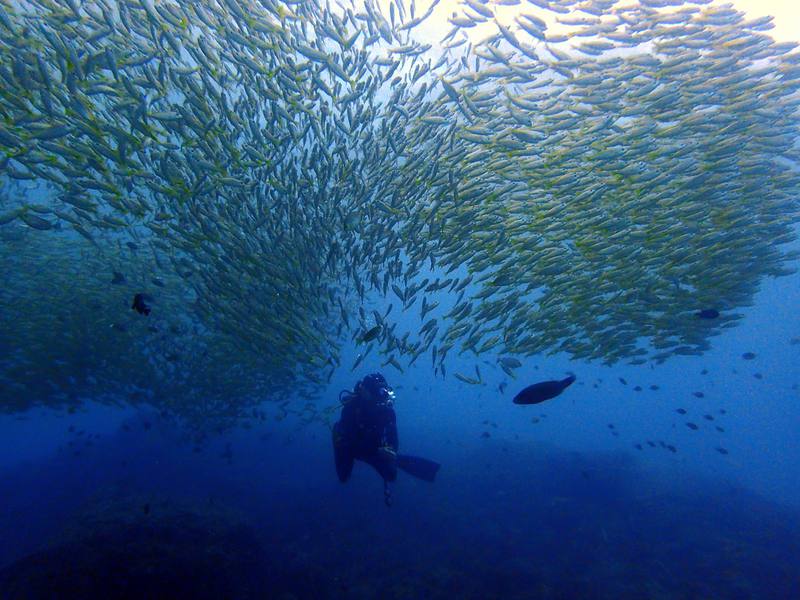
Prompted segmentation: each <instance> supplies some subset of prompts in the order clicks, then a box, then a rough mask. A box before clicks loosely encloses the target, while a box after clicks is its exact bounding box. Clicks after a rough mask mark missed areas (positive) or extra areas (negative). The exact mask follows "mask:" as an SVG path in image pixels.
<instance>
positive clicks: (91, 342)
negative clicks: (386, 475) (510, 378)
mask: <svg viewBox="0 0 800 600" xmlns="http://www.w3.org/2000/svg"><path fill="white" fill-rule="evenodd" d="M425 4H426V5H423V6H420V7H416V6H415V2H414V0H412V1H411V2H410V3H408V2H406V1H405V0H392V1H391V2H388V3H382V4H381V5H378V4H376V3H375V2H374V1H373V0H367V1H366V2H360V1H356V2H353V3H352V4H351V3H350V2H348V0H336V1H335V2H334V3H330V2H328V1H324V2H323V1H322V0H292V1H278V0H181V1H180V2H174V1H164V0H93V1H91V2H89V1H83V2H81V1H80V0H19V1H11V0H0V117H2V119H0V240H1V241H0V273H2V274H3V282H4V283H3V289H2V291H0V310H1V311H2V314H3V315H4V316H3V321H4V325H3V328H2V331H0V350H2V352H0V382H2V385H3V387H4V389H6V390H10V393H9V394H6V395H7V396H8V397H9V399H8V400H6V401H5V403H4V406H3V409H4V410H21V409H23V408H25V407H27V406H29V405H31V404H37V403H46V404H50V405H53V404H57V403H59V402H63V403H65V404H68V403H70V402H72V401H74V399H75V398H76V397H81V396H85V395H90V394H91V395H92V396H93V397H98V395H100V394H101V393H108V394H109V397H114V394H118V393H119V392H120V391H123V392H125V393H126V394H128V395H129V396H130V395H135V394H140V395H141V397H142V398H146V399H147V400H148V401H150V402H155V403H158V404H160V405H162V406H165V407H168V408H171V409H174V410H176V411H182V412H184V413H187V414H201V415H226V416H233V417H234V418H236V417H239V416H242V415H243V414H244V412H245V411H247V410H248V408H247V407H248V406H250V404H251V400H252V403H255V402H256V400H260V399H264V398H265V397H268V398H271V399H277V400H281V401H285V400H286V398H289V397H293V395H296V394H300V395H301V397H303V398H305V399H306V400H309V402H308V403H307V404H306V406H305V407H304V408H303V414H305V415H307V416H308V418H309V419H314V418H317V416H318V414H317V412H316V411H317V408H315V402H314V401H313V399H314V397H315V396H314V390H316V389H318V388H319V386H322V385H324V384H325V382H326V381H327V380H329V379H330V377H331V376H332V375H333V373H334V372H336V371H337V370H338V369H351V368H352V369H356V368H357V367H358V365H359V364H360V363H361V361H363V360H364V359H365V357H367V356H369V355H371V354H373V353H374V354H380V355H382V359H383V360H382V362H383V365H384V366H391V367H392V368H394V369H397V370H398V371H403V370H404V369H406V368H407V367H408V365H410V364H413V363H415V362H416V361H417V359H418V358H420V357H425V358H424V360H423V361H420V363H419V364H427V365H429V366H430V368H432V369H433V370H434V371H435V372H436V374H437V375H440V376H446V374H447V371H446V367H445V365H446V360H447V358H448V357H452V356H454V355H456V354H458V355H459V356H460V355H464V354H466V355H468V356H469V355H475V356H476V357H477V356H484V355H486V356H489V357H492V358H493V360H495V361H496V362H497V364H499V365H500V367H501V368H502V369H503V370H504V371H506V372H507V373H509V374H511V373H513V369H515V368H517V367H518V366H519V365H520V362H519V361H518V360H517V359H516V358H514V357H515V356H518V357H523V356H532V355H537V354H541V353H555V352H566V353H568V354H569V355H570V356H572V357H574V358H576V359H590V360H601V361H604V362H606V363H608V364H614V363H615V362H617V361H621V360H623V361H626V362H628V363H630V364H644V363H646V362H648V361H663V360H665V359H667V358H668V357H670V356H671V355H674V354H678V355H693V354H702V353H703V352H704V351H705V350H707V349H708V348H709V347H710V346H709V339H710V337H712V336H713V335H717V334H719V333H720V332H721V331H723V330H724V329H725V328H727V327H731V326H734V325H735V324H736V321H737V320H738V319H739V318H740V315H738V314H737V313H736V312H735V311H736V309H737V308H738V307H742V306H745V305H748V304H749V303H751V302H752V299H753V295H754V293H755V291H756V289H757V288H758V286H759V283H760V282H761V281H762V279H763V278H764V277H766V276H781V275H784V274H787V273H789V272H791V267H792V266H791V261H792V260H794V259H795V258H796V256H795V255H794V254H793V253H791V252H788V251H786V250H785V244H786V243H788V242H791V241H792V240H794V231H793V227H794V225H796V223H797V221H798V208H799V203H798V198H800V195H798V191H800V170H798V162H800V149H798V146H797V144H796V140H797V137H798V132H799V131H800V128H798V125H799V124H800V112H799V111H798V107H800V92H799V91H800V52H798V49H797V44H794V43H786V42H782V43H778V42H776V41H775V40H773V39H772V38H771V37H770V35H769V29H770V28H771V27H772V22H771V18H758V19H750V20H748V19H747V18H746V17H745V15H744V14H742V13H741V12H738V11H737V10H735V9H734V8H733V6H732V5H730V4H720V3H712V2H710V0H694V1H688V0H687V1H683V0H638V1H620V2H617V1H616V0H582V1H577V0H523V2H520V0H489V1H482V0H464V1H463V2H462V3H461V4H460V5H458V7H457V9H456V12H453V13H452V16H450V17H448V18H447V23H448V24H447V30H446V31H445V32H444V35H443V37H442V38H440V39H425V37H424V36H422V35H421V34H420V33H419V32H420V31H423V30H425V24H426V23H428V22H429V21H430V19H431V18H435V17H436V15H440V13H441V11H442V10H445V7H444V6H438V4H439V0H433V2H431V3H425ZM450 9H452V5H448V7H447V10H450ZM431 15H434V17H432V16H431ZM509 15H511V16H509ZM478 32H481V33H480V35H478ZM134 298H139V301H140V300H141V299H142V298H147V299H148V301H147V305H146V307H147V314H145V313H144V308H142V310H141V311H138V312H137V311H136V310H134V311H132V310H131V302H132V301H134ZM151 301H152V304H151ZM136 302H137V301H134V303H136ZM698 314H703V315H709V314H710V315H714V318H698V317H697V315H698ZM412 318H413V322H418V327H412V328H408V327H404V326H402V325H400V324H399V323H401V322H402V323H403V324H407V323H408V322H410V321H411V319H412ZM352 345H355V346H356V347H357V348H356V354H357V358H356V359H355V364H351V361H348V363H347V364H343V360H342V356H343V354H344V353H345V350H346V349H347V348H348V347H350V346H352ZM354 355H355V354H354ZM475 371H476V377H475V378H473V377H471V376H465V375H461V374H458V378H459V379H460V380H462V381H465V382H466V383H480V382H481V374H480V371H479V369H478V367H477V366H476V367H475Z"/></svg>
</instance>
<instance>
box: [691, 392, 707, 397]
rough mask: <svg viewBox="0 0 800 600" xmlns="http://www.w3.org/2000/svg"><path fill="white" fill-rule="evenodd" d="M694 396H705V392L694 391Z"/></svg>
mask: <svg viewBox="0 0 800 600" xmlns="http://www.w3.org/2000/svg"><path fill="white" fill-rule="evenodd" d="M692 396H694V397H695V398H704V397H705V394H704V393H703V392H692Z"/></svg>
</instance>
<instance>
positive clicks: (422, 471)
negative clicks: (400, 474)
mask: <svg viewBox="0 0 800 600" xmlns="http://www.w3.org/2000/svg"><path fill="white" fill-rule="evenodd" d="M441 466H442V465H440V464H439V463H437V462H434V461H432V460H428V459H427V458H420V457H419V456H409V455H408V454H398V455H397V468H398V469H402V470H403V471H405V472H406V473H408V474H409V475H413V476H414V477H417V478H418V479H424V480H425V481H433V480H434V479H435V478H436V472H437V471H438V470H439V467H441Z"/></svg>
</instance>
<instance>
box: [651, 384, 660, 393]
mask: <svg viewBox="0 0 800 600" xmlns="http://www.w3.org/2000/svg"><path fill="white" fill-rule="evenodd" d="M650 389H651V390H653V391H654V392H655V391H656V390H657V389H658V386H657V385H655V384H653V385H651V386H650Z"/></svg>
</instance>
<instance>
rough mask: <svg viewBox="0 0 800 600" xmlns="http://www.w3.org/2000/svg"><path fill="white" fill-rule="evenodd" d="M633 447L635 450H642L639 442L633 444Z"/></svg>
mask: <svg viewBox="0 0 800 600" xmlns="http://www.w3.org/2000/svg"><path fill="white" fill-rule="evenodd" d="M634 448H636V449H637V450H642V445H641V444H635V445H634Z"/></svg>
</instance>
